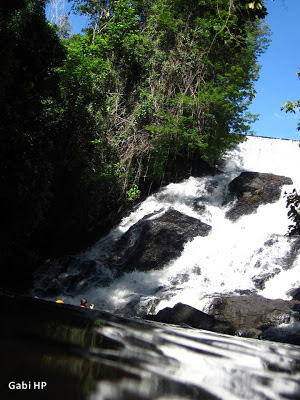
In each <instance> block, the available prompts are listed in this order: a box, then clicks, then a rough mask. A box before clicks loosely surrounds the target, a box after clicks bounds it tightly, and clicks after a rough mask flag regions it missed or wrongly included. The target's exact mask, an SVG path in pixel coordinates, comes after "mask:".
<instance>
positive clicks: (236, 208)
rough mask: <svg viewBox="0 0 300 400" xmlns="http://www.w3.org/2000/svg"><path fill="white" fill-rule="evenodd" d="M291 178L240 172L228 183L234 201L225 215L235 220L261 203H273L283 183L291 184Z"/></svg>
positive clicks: (253, 210) (252, 210)
mask: <svg viewBox="0 0 300 400" xmlns="http://www.w3.org/2000/svg"><path fill="white" fill-rule="evenodd" d="M292 183H293V181H292V180H291V178H288V177H285V176H280V175H274V174H267V173H261V172H247V171H245V172H242V173H241V174H240V175H239V176H238V177H237V178H235V179H233V181H231V182H230V184H229V192H230V194H231V196H234V197H237V201H236V203H235V204H234V205H233V206H232V207H231V209H230V210H229V211H227V213H226V217H227V218H229V219H230V220H232V221H236V220H237V219H238V218H240V217H241V216H243V215H246V214H252V213H253V212H255V211H256V210H257V208H258V207H259V206H260V205H262V204H268V203H273V202H275V201H277V200H278V199H279V198H280V196H281V188H282V186H283V185H291V184H292Z"/></svg>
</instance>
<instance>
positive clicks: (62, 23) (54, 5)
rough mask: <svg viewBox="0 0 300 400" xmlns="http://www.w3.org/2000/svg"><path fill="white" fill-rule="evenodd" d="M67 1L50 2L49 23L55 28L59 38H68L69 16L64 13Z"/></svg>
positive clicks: (69, 28)
mask: <svg viewBox="0 0 300 400" xmlns="http://www.w3.org/2000/svg"><path fill="white" fill-rule="evenodd" d="M66 6H67V0H50V2H49V6H48V7H49V8H48V14H49V19H50V21H51V23H52V24H53V25H54V26H55V27H56V29H57V33H58V35H59V36H60V37H61V38H64V39H66V38H68V37H69V36H70V30H71V23H70V20H69V15H68V13H67V12H65V9H66Z"/></svg>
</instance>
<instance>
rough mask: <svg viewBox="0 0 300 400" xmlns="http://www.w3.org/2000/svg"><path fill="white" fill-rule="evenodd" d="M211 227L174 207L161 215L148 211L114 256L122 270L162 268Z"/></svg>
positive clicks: (123, 240)
mask: <svg viewBox="0 0 300 400" xmlns="http://www.w3.org/2000/svg"><path fill="white" fill-rule="evenodd" d="M210 230H211V226H209V225H207V224H205V223H203V222H201V221H200V220H198V219H196V218H193V217H190V216H187V215H184V214H182V213H180V212H179V211H176V210H173V209H170V210H168V211H166V212H165V213H164V214H163V215H160V216H156V215H155V214H154V215H153V214H151V215H147V216H145V217H144V218H143V219H142V220H140V221H139V222H137V223H136V224H134V225H133V226H132V227H131V228H130V229H129V230H128V231H127V232H126V233H125V234H124V235H123V236H122V237H121V239H120V240H119V241H118V242H117V244H116V246H115V248H114V250H113V252H112V255H111V260H112V262H113V263H114V265H115V266H116V267H117V269H118V271H119V274H122V273H124V272H128V271H132V270H139V271H148V270H150V269H159V268H162V267H163V266H164V264H166V263H167V262H169V261H171V260H172V259H175V258H177V257H179V256H180V254H181V252H182V250H183V248H184V244H185V243H186V242H188V241H190V240H192V239H193V238H194V237H196V236H206V235H208V233H209V231H210Z"/></svg>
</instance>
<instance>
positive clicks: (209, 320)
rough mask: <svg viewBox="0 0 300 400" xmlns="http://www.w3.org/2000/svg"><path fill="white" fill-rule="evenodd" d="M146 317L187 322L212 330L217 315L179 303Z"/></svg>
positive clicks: (193, 325) (177, 322) (171, 321)
mask: <svg viewBox="0 0 300 400" xmlns="http://www.w3.org/2000/svg"><path fill="white" fill-rule="evenodd" d="M146 319H148V320H150V321H156V322H164V323H167V324H177V325H182V324H186V325H189V326H192V327H193V328H198V329H207V330H212V328H213V326H214V324H215V317H214V316H213V315H209V314H206V313H204V312H202V311H200V310H197V309H196V308H194V307H191V306H188V305H186V304H182V303H177V304H176V305H175V306H174V307H173V308H170V307H166V308H164V309H163V310H160V311H159V312H158V313H157V314H155V315H151V314H149V315H147V317H146Z"/></svg>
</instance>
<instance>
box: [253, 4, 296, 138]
mask: <svg viewBox="0 0 300 400" xmlns="http://www.w3.org/2000/svg"><path fill="white" fill-rule="evenodd" d="M266 6H267V9H268V12H269V14H268V16H267V22H268V24H269V27H270V29H271V31H272V42H271V44H270V46H269V48H268V50H267V51H266V53H264V54H263V55H262V56H261V57H260V59H259V63H260V64H261V65H262V68H261V70H260V78H259V80H258V82H257V83H256V91H257V95H256V98H255V99H254V100H253V103H252V105H251V107H250V111H251V112H253V113H254V114H260V117H259V121H257V122H256V123H254V124H253V126H252V129H253V130H254V131H255V134H256V135H258V136H268V137H276V138H284V139H297V140H300V131H298V130H297V121H298V120H299V118H300V115H299V112H297V113H296V114H286V113H285V112H284V111H281V110H280V109H281V107H282V106H283V104H284V103H285V102H286V101H287V100H291V101H295V100H297V99H299V98H300V80H299V78H298V77H297V71H298V67H299V66H300V35H299V21H300V0H274V1H271V0H267V2H266Z"/></svg>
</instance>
